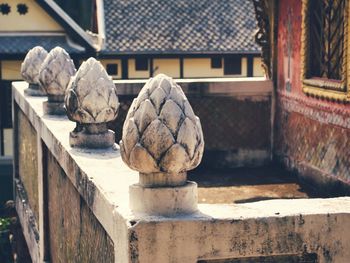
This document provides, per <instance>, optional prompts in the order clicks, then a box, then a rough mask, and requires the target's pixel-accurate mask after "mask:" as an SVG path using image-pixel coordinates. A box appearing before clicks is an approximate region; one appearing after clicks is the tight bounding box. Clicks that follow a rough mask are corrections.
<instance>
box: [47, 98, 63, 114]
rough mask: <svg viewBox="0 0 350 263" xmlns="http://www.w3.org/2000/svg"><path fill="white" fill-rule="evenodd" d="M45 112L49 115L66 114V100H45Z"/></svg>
mask: <svg viewBox="0 0 350 263" xmlns="http://www.w3.org/2000/svg"><path fill="white" fill-rule="evenodd" d="M43 110H44V114H48V115H66V110H65V108H64V102H51V101H44V102H43Z"/></svg>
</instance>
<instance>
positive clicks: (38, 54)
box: [21, 46, 47, 96]
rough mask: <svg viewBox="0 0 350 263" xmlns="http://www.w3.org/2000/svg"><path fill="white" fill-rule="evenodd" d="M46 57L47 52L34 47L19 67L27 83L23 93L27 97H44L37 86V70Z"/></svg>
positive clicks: (43, 93) (41, 48)
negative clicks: (27, 85)
mask: <svg viewBox="0 0 350 263" xmlns="http://www.w3.org/2000/svg"><path fill="white" fill-rule="evenodd" d="M46 56H47V51H46V50H45V49H44V48H43V47H40V46H36V47H34V48H32V49H31V50H29V52H28V53H27V55H26V57H25V59H24V61H23V63H22V65H21V75H22V77H23V79H24V80H25V81H27V82H28V83H29V87H28V89H26V90H25V91H24V92H25V93H26V94H27V95H31V96H44V95H46V94H45V92H44V91H43V90H42V89H40V86H39V84H40V83H39V70H40V67H41V64H42V63H43V62H44V60H45V58H46Z"/></svg>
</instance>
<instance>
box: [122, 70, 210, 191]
mask: <svg viewBox="0 0 350 263" xmlns="http://www.w3.org/2000/svg"><path fill="white" fill-rule="evenodd" d="M203 150H204V139H203V132H202V127H201V123H200V120H199V118H198V117H197V116H196V115H195V114H194V112H193V110H192V107H191V105H190V103H189V102H188V100H187V98H186V96H185V94H184V93H183V91H182V89H181V87H180V86H179V85H177V84H176V83H175V81H174V80H173V79H172V78H170V77H167V76H166V75H163V74H160V75H157V76H156V77H154V78H151V79H150V80H149V81H148V82H147V83H146V84H145V86H144V87H143V88H142V90H141V91H140V93H139V95H138V97H137V98H136V99H135V100H134V101H133V103H132V105H131V107H130V109H129V112H128V114H127V117H126V120H125V122H124V126H123V135H122V140H121V141H120V151H121V156H122V158H123V161H124V162H125V163H126V164H127V165H128V166H129V167H130V168H131V169H133V170H137V171H139V173H140V184H141V185H144V186H178V185H184V184H185V183H186V180H187V177H186V171H188V170H191V169H193V168H195V167H197V166H198V165H199V163H200V161H201V159H202V155H203Z"/></svg>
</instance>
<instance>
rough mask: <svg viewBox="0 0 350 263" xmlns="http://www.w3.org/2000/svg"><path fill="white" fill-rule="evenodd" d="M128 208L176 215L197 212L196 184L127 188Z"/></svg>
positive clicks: (154, 213) (149, 213) (139, 211)
mask: <svg viewBox="0 0 350 263" xmlns="http://www.w3.org/2000/svg"><path fill="white" fill-rule="evenodd" d="M129 195H130V209H131V210H132V211H133V212H134V213H135V214H137V213H144V214H147V215H162V216H177V215H179V214H191V213H195V212H197V210H198V208H197V202H198V201H197V199H198V198H197V184H196V183H194V182H187V183H186V184H185V185H181V186H170V187H144V186H142V185H139V184H135V185H131V186H130V188H129Z"/></svg>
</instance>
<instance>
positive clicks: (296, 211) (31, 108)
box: [13, 82, 350, 263]
mask: <svg viewBox="0 0 350 263" xmlns="http://www.w3.org/2000/svg"><path fill="white" fill-rule="evenodd" d="M13 85H14V87H15V88H14V99H15V101H16V103H18V105H19V107H20V108H21V109H22V110H23V111H25V112H26V114H27V116H28V118H29V120H30V122H31V123H32V125H33V127H35V129H37V131H39V132H38V134H40V136H41V138H42V140H43V142H44V143H45V144H46V145H47V147H48V150H50V151H51V153H52V155H53V157H54V158H55V159H56V160H57V163H58V164H59V165H60V167H61V168H62V170H63V171H64V173H65V174H66V175H67V180H69V181H70V183H71V184H72V185H73V186H74V188H75V189H76V190H77V192H78V193H79V195H80V197H81V198H82V199H83V200H84V201H85V202H86V205H87V206H88V207H89V209H91V211H92V213H93V214H94V216H95V217H96V219H97V220H98V221H99V222H100V224H101V226H102V227H103V228H104V229H105V230H106V232H107V233H108V235H109V236H110V237H111V239H112V241H113V243H114V252H115V255H114V259H115V262H122V263H126V262H156V263H157V262H162V263H164V262H179V263H180V262H186V263H187V262H189V263H192V262H193V263H195V262H197V261H198V260H202V259H203V260H207V259H222V258H237V257H249V256H251V257H254V256H263V255H280V254H286V253H292V254H294V253H295V254H300V253H303V251H304V248H306V251H307V253H312V252H313V251H314V252H315V253H317V255H318V257H319V262H336V263H343V262H344V263H347V262H348V259H349V258H350V254H349V253H350V249H349V243H350V240H349V238H350V235H349V233H348V229H350V226H349V224H350V198H349V197H346V198H330V199H308V200H306V199H299V200H274V201H262V202H255V203H249V204H239V205H208V204H206V205H199V207H198V208H199V213H197V214H194V215H191V216H188V215H187V216H176V217H154V216H146V215H138V216H136V215H134V214H133V213H132V212H131V211H130V203H129V186H130V185H132V184H134V183H136V182H137V179H138V176H137V172H134V171H132V170H130V169H129V168H128V167H127V166H126V165H125V164H124V163H123V162H122V160H121V157H120V153H119V151H118V150H116V151H114V150H111V149H110V150H106V151H101V150H76V149H72V148H71V147H70V146H69V140H68V133H69V131H71V130H72V129H73V128H74V126H75V124H74V123H72V122H69V121H68V120H67V119H66V118H48V117H43V112H42V105H41V104H42V101H43V100H44V99H41V98H36V99H35V98H31V97H24V96H23V91H24V89H25V88H26V87H27V84H25V83H23V82H15V83H14V84H13ZM101 171H103V172H101ZM22 218H24V217H22ZM41 234H42V233H40V235H41ZM27 242H30V240H27Z"/></svg>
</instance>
